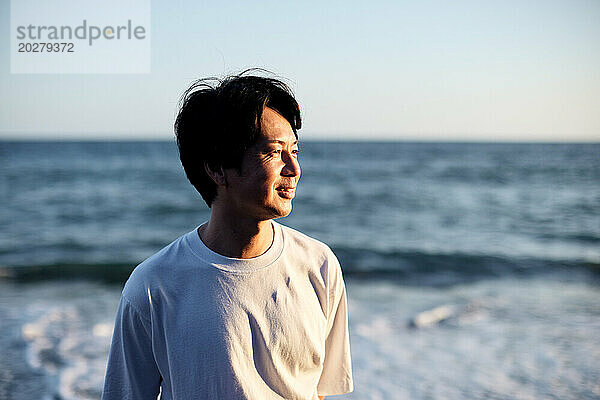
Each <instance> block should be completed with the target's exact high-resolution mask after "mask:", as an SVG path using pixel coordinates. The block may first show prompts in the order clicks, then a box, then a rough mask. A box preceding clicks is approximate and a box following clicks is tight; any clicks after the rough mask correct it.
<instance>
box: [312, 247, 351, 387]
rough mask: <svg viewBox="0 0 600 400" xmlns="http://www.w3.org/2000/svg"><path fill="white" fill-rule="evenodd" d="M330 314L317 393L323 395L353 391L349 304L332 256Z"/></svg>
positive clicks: (330, 258)
mask: <svg viewBox="0 0 600 400" xmlns="http://www.w3.org/2000/svg"><path fill="white" fill-rule="evenodd" d="M328 263H329V266H328V267H329V268H328V270H329V271H328V272H329V279H330V282H329V299H330V301H329V303H330V306H329V315H328V319H327V321H328V324H327V338H326V340H325V360H324V362H323V372H322V373H321V378H320V380H319V384H318V385H317V392H318V394H319V395H320V396H331V395H337V394H344V393H349V392H351V391H352V390H353V389H354V384H353V381H352V361H351V358H350V339H349V334H348V303H347V299H346V286H345V285H344V279H343V277H342V270H341V268H340V264H339V262H338V260H337V258H336V257H335V255H333V253H331V255H330V257H329V260H328Z"/></svg>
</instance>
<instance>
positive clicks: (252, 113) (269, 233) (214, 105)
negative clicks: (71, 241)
mask: <svg viewBox="0 0 600 400" xmlns="http://www.w3.org/2000/svg"><path fill="white" fill-rule="evenodd" d="M181 104H182V105H181V109H180V111H179V114H178V116H177V120H176V123H175V133H176V136H177V144H178V147H179V154H180V159H181V162H182V164H183V167H184V169H185V172H186V174H187V177H188V179H189V180H190V182H191V183H192V185H194V187H195V188H196V189H197V190H198V192H199V193H200V194H201V195H202V197H203V199H204V200H205V201H206V203H207V204H208V206H209V207H210V208H211V214H210V219H209V220H208V221H207V222H206V223H204V224H202V225H200V226H199V227H198V228H197V229H194V230H193V231H191V232H189V233H188V234H185V235H183V236H181V237H180V238H178V239H177V240H175V241H174V242H173V243H171V244H170V245H168V246H167V247H165V248H164V249H162V250H161V251H159V252H158V253H157V254H155V255H153V256H152V257H150V258H149V259H147V260H146V261H144V262H143V263H141V264H140V265H139V266H137V267H136V268H135V270H134V271H133V273H132V275H131V277H130V278H129V280H128V281H127V283H126V285H125V288H124V290H123V294H122V297H121V302H120V304H119V309H118V312H117V318H116V323H115V330H114V334H113V340H112V346H111V351H110V356H109V361H108V368H107V371H106V379H105V386H104V392H103V396H102V398H103V399H104V400H112V399H119V400H123V399H155V398H156V397H157V395H158V393H159V391H160V393H161V398H162V399H180V400H192V399H253V400H254V399H256V400H263V399H311V400H315V399H317V398H320V399H322V398H323V396H326V395H335V394H343V393H347V392H350V391H352V389H353V383H352V373H351V362H350V348H349V340H348V322H347V311H346V294H345V286H344V282H343V279H342V274H341V269H340V266H339V263H338V261H337V259H336V257H335V255H334V254H333V253H332V251H331V250H330V249H329V247H327V246H326V245H324V244H322V243H320V242H318V241H316V240H315V239H312V238H309V237H308V236H305V235H303V234H301V233H300V232H297V231H295V230H293V229H291V228H288V227H285V226H283V225H280V224H278V223H276V222H274V221H273V220H274V219H276V218H280V217H285V216H286V215H288V214H289V213H290V212H291V210H292V199H293V198H294V196H295V192H296V186H297V184H298V180H299V178H300V165H299V164H298V136H297V130H298V129H300V127H301V119H300V110H299V107H298V104H297V102H296V100H295V99H294V97H293V95H292V94H291V91H290V90H289V88H288V87H287V86H286V85H285V84H284V83H282V82H281V81H279V80H276V79H272V78H265V77H261V76H252V75H248V74H247V73H242V74H240V75H237V76H232V77H228V78H226V79H223V80H217V79H206V80H200V81H198V82H196V83H195V84H194V85H192V87H190V88H189V89H188V90H187V91H186V93H185V94H184V96H183V98H182V103H181Z"/></svg>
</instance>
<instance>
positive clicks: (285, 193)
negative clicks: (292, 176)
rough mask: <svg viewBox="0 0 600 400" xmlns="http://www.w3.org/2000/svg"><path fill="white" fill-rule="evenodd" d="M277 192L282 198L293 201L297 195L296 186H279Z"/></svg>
mask: <svg viewBox="0 0 600 400" xmlns="http://www.w3.org/2000/svg"><path fill="white" fill-rule="evenodd" d="M275 190H277V193H279V195H280V196H281V197H285V198H286V199H293V198H294V196H295V195H296V186H278V187H277V188H276V189H275Z"/></svg>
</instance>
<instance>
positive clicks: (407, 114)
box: [0, 0, 600, 141]
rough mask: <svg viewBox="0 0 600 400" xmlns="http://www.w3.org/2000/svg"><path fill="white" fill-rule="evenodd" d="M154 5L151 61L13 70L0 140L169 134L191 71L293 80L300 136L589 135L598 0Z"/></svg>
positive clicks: (5, 86) (595, 98)
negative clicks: (117, 70) (263, 73)
mask: <svg viewBox="0 0 600 400" xmlns="http://www.w3.org/2000/svg"><path fill="white" fill-rule="evenodd" d="M224 3H227V4H218V3H217V2H210V3H207V2H201V1H197V0H196V1H160V2H159V1H152V24H151V38H152V66H151V68H152V72H151V73H150V74H139V75H126V74H119V75H68V74H64V75H55V74H45V75H33V74H32V75H29V74H10V57H9V56H10V54H9V51H10V49H9V41H8V37H9V34H10V33H9V27H10V23H9V22H10V19H9V18H10V6H9V1H8V0H0V4H1V5H0V17H1V19H0V21H1V25H0V27H1V28H0V29H1V31H0V32H1V33H2V37H3V38H4V40H3V41H2V47H1V48H0V90H1V92H2V98H1V100H0V138H7V137H11V138H14V137H43V138H52V137H61V138H65V137H69V138H99V137H110V138H165V139H168V138H171V137H172V135H173V133H172V124H173V120H174V116H175V113H176V106H177V101H178V98H179V96H180V95H181V93H182V92H183V90H184V89H185V88H186V86H187V85H188V84H189V83H190V82H191V81H192V80H194V79H197V78H199V77H203V76H209V75H218V76H220V75H223V74H224V73H228V72H236V71H240V70H242V69H245V68H247V67H254V66H257V67H264V68H267V69H269V70H271V71H273V72H275V73H277V74H279V75H281V76H283V77H286V78H288V79H289V82H290V83H291V86H292V87H293V89H294V90H295V92H296V94H297V95H298V97H299V99H300V102H301V106H302V110H303V115H304V128H303V129H302V131H301V132H300V133H301V135H303V136H304V137H305V138H313V139H316V138H327V139H404V140H406V139H408V140H415V139H417V140H485V141H495V140H524V141H537V140H549V141H599V140H600V111H599V110H600V1H598V0H590V1H580V0H565V1H553V0H545V1H522V0H519V1H481V0H478V1H460V0H458V1H410V2H407V1H390V2H383V1H375V2H372V3H367V2H354V1H345V2H327V3H326V2H320V1H319V2H317V1H314V2H312V1H303V2H294V3H287V2H286V3H284V2H282V1H271V2H258V1H256V2H246V1H239V2H238V1H236V2H224Z"/></svg>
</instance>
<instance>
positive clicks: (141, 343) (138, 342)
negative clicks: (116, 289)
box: [102, 296, 161, 400]
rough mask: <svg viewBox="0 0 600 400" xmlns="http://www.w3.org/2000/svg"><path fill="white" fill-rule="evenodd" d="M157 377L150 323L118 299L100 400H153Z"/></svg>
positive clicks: (158, 378)
mask: <svg viewBox="0 0 600 400" xmlns="http://www.w3.org/2000/svg"><path fill="white" fill-rule="evenodd" d="M160 381H161V378H160V373H159V371H158V368H157V366H156V362H155V361H154V355H153V353H152V335H151V329H150V321H148V320H146V319H145V318H144V317H142V315H141V314H140V313H139V312H138V311H137V309H136V308H135V307H134V306H133V305H132V304H131V302H130V301H129V300H128V299H127V298H126V297H125V296H122V297H121V302H120V303H119V308H118V311H117V317H116V321H115V329H114V332H113V337H112V344H111V347H110V353H109V357H108V366H107V369H106V377H105V380H104V390H103V393H102V400H113V399H114V400H117V399H118V400H129V399H131V400H133V399H135V400H138V399H140V400H145V399H152V400H155V399H156V398H157V396H158V393H159V389H160Z"/></svg>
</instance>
